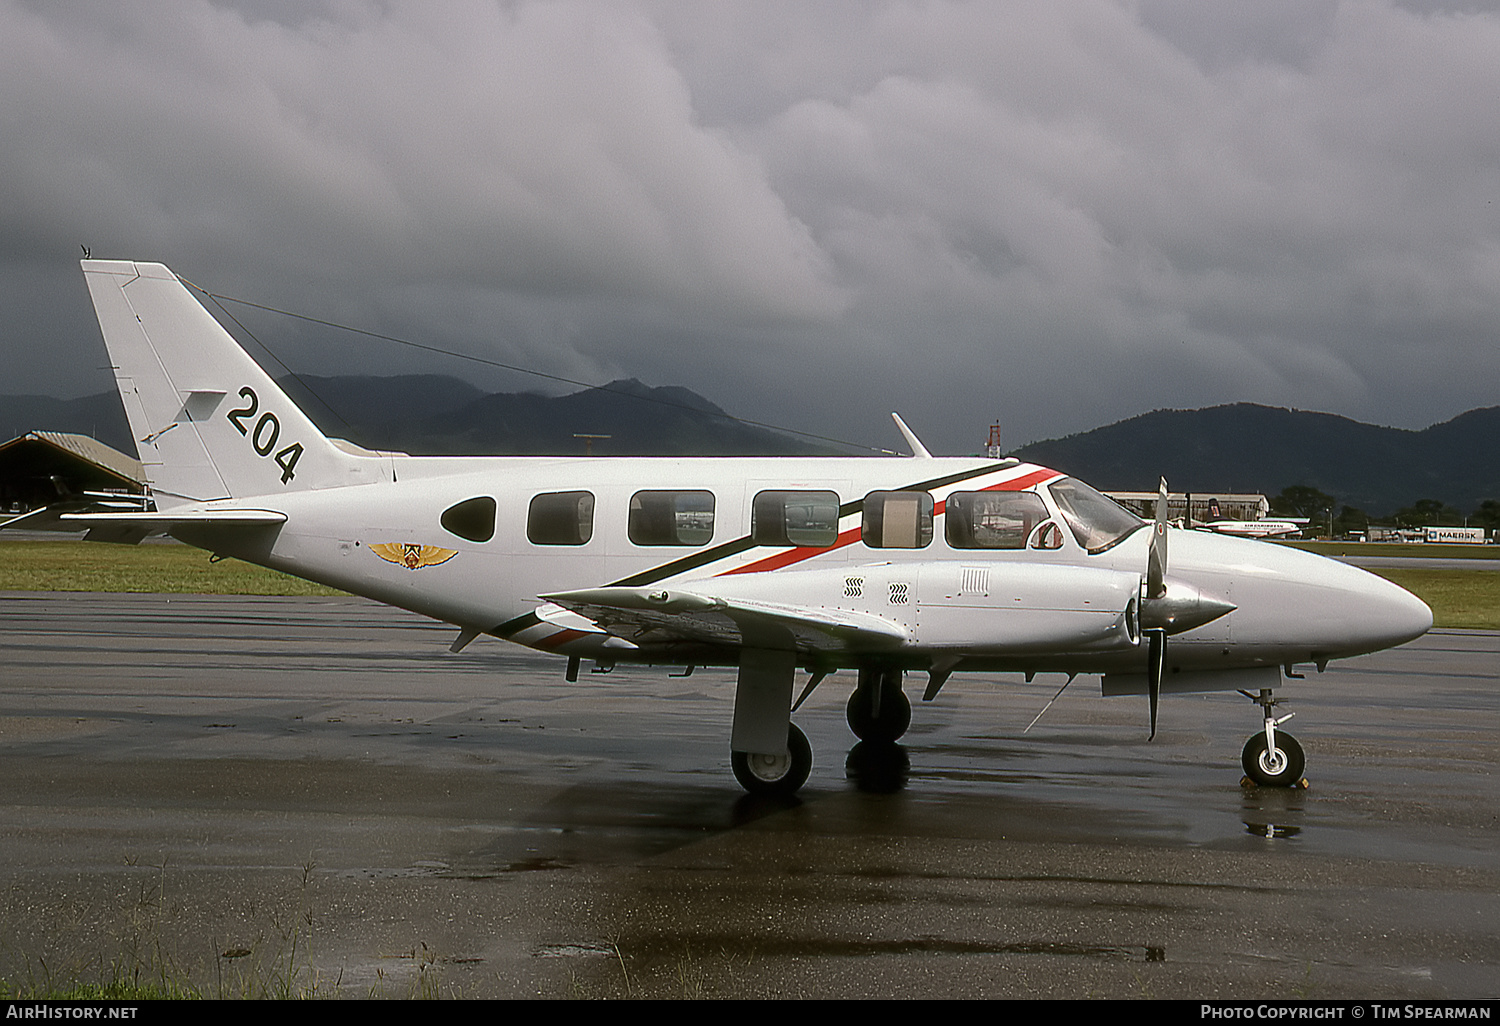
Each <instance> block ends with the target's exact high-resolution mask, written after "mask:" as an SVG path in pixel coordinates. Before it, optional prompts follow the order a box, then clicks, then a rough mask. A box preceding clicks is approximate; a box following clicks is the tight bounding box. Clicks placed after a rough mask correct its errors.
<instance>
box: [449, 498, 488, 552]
mask: <svg viewBox="0 0 1500 1026" xmlns="http://www.w3.org/2000/svg"><path fill="white" fill-rule="evenodd" d="M438 523H440V524H442V525H443V530H445V531H447V532H449V533H450V534H455V535H457V536H458V537H460V538H463V539H465V540H467V541H471V542H487V541H489V540H490V539H491V538H493V537H495V500H494V499H492V498H490V497H489V496H488V495H480V496H477V497H475V498H473V499H465V500H464V501H463V502H460V503H457V504H455V505H452V506H449V507H448V508H447V509H445V510H443V515H442V516H441V517H439V518H438Z"/></svg>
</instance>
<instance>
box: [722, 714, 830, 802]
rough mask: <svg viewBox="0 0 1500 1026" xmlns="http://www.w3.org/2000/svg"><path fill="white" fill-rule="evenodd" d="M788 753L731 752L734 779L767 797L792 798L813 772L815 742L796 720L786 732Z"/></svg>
mask: <svg viewBox="0 0 1500 1026" xmlns="http://www.w3.org/2000/svg"><path fill="white" fill-rule="evenodd" d="M786 747H787V754H786V755H762V754H760V753H758V752H731V753H730V757H729V764H730V765H731V766H733V767H734V779H736V780H738V781H739V782H740V786H741V787H743V788H744V789H745V790H746V791H749V792H750V793H751V794H753V795H758V796H761V797H766V798H790V797H791V796H792V795H794V794H796V793H797V791H798V790H799V789H800V788H801V787H802V785H803V784H805V783H807V775H808V774H809V773H811V772H812V745H810V744H808V743H807V735H806V734H804V733H802V728H800V727H798V726H797V725H796V724H795V723H792V724H789V725H788V729H787V733H786Z"/></svg>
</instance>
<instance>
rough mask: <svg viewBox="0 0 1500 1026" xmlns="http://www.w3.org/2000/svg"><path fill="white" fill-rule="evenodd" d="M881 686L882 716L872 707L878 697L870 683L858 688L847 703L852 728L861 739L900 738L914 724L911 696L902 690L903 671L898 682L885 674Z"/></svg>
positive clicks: (894, 739) (882, 740)
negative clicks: (874, 711)
mask: <svg viewBox="0 0 1500 1026" xmlns="http://www.w3.org/2000/svg"><path fill="white" fill-rule="evenodd" d="M878 686H879V687H880V688H881V692H880V715H879V716H876V715H875V714H874V713H873V712H872V711H871V709H870V706H871V705H872V704H873V703H872V702H871V698H873V697H874V696H873V695H872V694H871V693H870V690H869V688H870V685H866V686H864V687H858V688H855V689H854V694H852V695H850V696H849V704H848V705H847V706H845V707H844V716H845V718H846V719H847V720H848V721H849V729H850V730H852V731H853V732H854V736H855V737H857V738H859V739H860V740H861V741H876V742H892V741H899V740H901V737H902V736H903V735H904V734H905V733H906V730H907V728H908V727H910V726H911V700H910V699H908V698H907V697H906V692H904V691H902V690H901V678H900V676H899V675H897V676H896V678H895V682H894V683H890V682H888V679H885V678H882V679H881V680H880V683H879V685H878Z"/></svg>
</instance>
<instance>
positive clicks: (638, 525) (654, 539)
mask: <svg viewBox="0 0 1500 1026" xmlns="http://www.w3.org/2000/svg"><path fill="white" fill-rule="evenodd" d="M628 533H629V535H630V540H631V541H632V542H633V543H635V544H636V545H707V544H708V542H709V540H710V539H712V538H713V536H714V496H713V493H712V492H697V491H694V492H670V491H661V492H636V493H635V494H634V495H632V496H631V497H630V521H629V532H628Z"/></svg>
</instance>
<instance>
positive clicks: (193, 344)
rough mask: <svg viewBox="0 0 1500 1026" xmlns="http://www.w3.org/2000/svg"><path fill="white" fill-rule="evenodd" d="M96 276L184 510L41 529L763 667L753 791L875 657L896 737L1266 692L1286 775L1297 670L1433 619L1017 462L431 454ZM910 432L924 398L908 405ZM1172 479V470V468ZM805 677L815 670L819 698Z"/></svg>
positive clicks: (158, 467) (101, 306) (758, 675)
mask: <svg viewBox="0 0 1500 1026" xmlns="http://www.w3.org/2000/svg"><path fill="white" fill-rule="evenodd" d="M83 270H84V274H85V277H86V279H87V281H88V286H89V291H90V294H91V296H92V298H93V301H94V306H95V309H96V311H97V313H98V317H99V324H100V328H101V329H102V332H103V335H104V341H105V344H106V346H107V347H108V349H109V353H110V357H111V362H112V364H113V365H114V368H115V375H116V378H117V381H118V384H119V389H120V395H121V398H122V400H123V402H124V405H125V411H126V414H127V417H128V419H129V421H130V427H131V430H132V433H133V434H134V436H135V438H136V439H137V448H138V450H139V452H140V456H141V461H142V462H143V463H144V464H145V470H146V475H147V478H148V480H149V483H150V485H151V491H152V494H153V495H154V498H155V506H156V508H155V509H154V510H146V511H142V510H119V509H115V510H109V509H101V507H99V506H92V507H90V506H85V505H83V504H82V503H81V502H79V503H73V504H69V505H62V506H54V507H50V508H49V509H47V510H43V511H39V512H38V513H33V514H30V515H28V516H26V517H23V518H21V520H20V521H17V522H16V526H28V527H32V528H38V527H42V528H45V527H48V526H51V527H53V528H55V529H59V530H78V529H81V528H87V529H88V531H89V534H88V537H89V538H91V539H93V540H99V541H117V542H137V541H139V540H141V538H143V537H145V536H146V535H147V534H149V533H152V532H163V531H164V532H166V533H168V534H170V535H172V536H174V537H176V538H179V539H181V540H182V541H184V542H187V543H189V544H192V545H197V546H200V547H202V548H204V549H207V550H209V551H210V552H213V553H216V554H219V555H222V556H234V557H236V558H239V559H243V560H246V561H249V562H251V563H258V564H260V565H263V566H267V567H271V568H273V569H276V570H280V571H284V572H286V573H290V574H294V575H296V576H298V577H303V578H307V579H309V580H313V581H317V582H320V583H323V584H327V585H331V586H333V587H335V588H342V589H344V590H346V591H350V592H353V593H355V594H359V595H365V596H368V597H370V598H373V599H376V600H379V601H381V602H387V603H390V604H392V605H396V606H400V607H402V608H405V609H409V610H413V611H415V612H418V613H422V614H425V615H427V616H431V617H434V618H436V619H438V620H442V621H446V622H448V623H451V624H454V625H455V626H456V627H457V628H458V637H457V640H456V641H455V642H454V644H453V649H454V650H455V651H457V650H459V649H461V648H463V647H464V646H465V645H467V644H468V643H469V642H470V641H472V640H473V639H474V638H476V637H478V636H479V635H481V634H488V635H492V636H494V637H497V638H504V639H506V640H508V641H513V642H517V643H519V644H522V645H528V646H530V647H532V648H536V649H541V650H544V651H548V652H555V653H558V654H559V655H560V656H563V657H566V659H567V663H566V665H567V670H566V677H567V679H568V680H575V679H576V677H577V673H578V669H579V666H580V664H581V662H582V661H584V660H589V661H592V662H594V663H597V664H599V666H600V667H601V668H608V667H612V666H613V665H614V664H616V663H622V662H633V663H649V664H661V665H674V666H704V665H722V666H735V667H738V682H737V685H736V692H735V703H734V718H733V726H732V730H731V740H730V748H731V751H732V764H733V767H734V772H735V776H736V777H737V778H738V779H739V781H740V783H741V784H742V785H743V786H744V787H745V788H746V789H748V790H750V791H751V792H755V793H761V794H782V795H784V794H791V793H793V792H795V791H796V790H797V789H798V788H800V787H801V786H802V784H803V783H804V781H805V780H806V779H807V776H808V772H809V770H810V768H811V765H812V753H811V750H810V748H809V746H808V743H807V739H806V737H805V736H804V735H803V733H802V731H801V730H799V729H798V728H797V727H796V725H795V724H792V723H791V721H790V716H791V713H792V712H793V711H794V710H795V707H796V706H800V704H801V702H802V701H803V700H804V699H805V698H806V697H807V695H808V694H809V693H810V692H811V691H812V689H813V688H814V687H816V686H817V684H818V683H819V682H820V681H822V680H823V679H824V678H825V677H826V676H827V675H828V674H829V673H832V672H833V671H835V670H839V669H853V670H857V671H858V686H857V688H856V689H855V691H854V693H853V695H852V697H851V698H850V699H849V702H848V721H849V725H850V727H851V728H852V729H853V730H854V733H855V734H856V735H858V736H859V737H860V738H862V739H866V740H871V741H894V740H895V739H897V738H899V737H901V735H902V734H903V733H904V732H905V730H906V728H907V726H908V725H909V723H910V720H911V705H910V703H909V701H908V699H907V696H906V694H905V693H904V691H903V690H902V684H903V680H904V679H905V676H906V675H907V674H913V675H915V674H921V675H925V678H926V680H925V688H924V691H923V695H922V698H923V700H924V701H929V700H932V699H934V698H936V697H937V696H938V694H939V692H940V691H941V689H942V687H943V685H944V683H945V682H946V681H947V680H948V678H949V676H950V675H951V674H953V673H956V672H960V671H964V672H980V673H999V672H1021V673H1025V674H1028V675H1030V674H1035V673H1042V672H1059V673H1067V674H1080V673H1089V674H1093V673H1097V674H1102V675H1103V690H1104V693H1105V694H1106V695H1119V694H1145V695H1148V696H1149V707H1150V718H1151V728H1152V732H1153V733H1154V731H1155V721H1156V709H1157V697H1158V695H1159V694H1160V693H1161V692H1174V691H1202V690H1220V689H1233V690H1239V691H1242V692H1244V693H1245V694H1246V695H1247V696H1249V697H1251V698H1252V699H1253V700H1254V701H1255V702H1257V703H1258V704H1260V706H1261V707H1262V708H1263V710H1264V727H1263V729H1260V730H1257V731H1256V733H1255V734H1254V735H1252V736H1251V738H1250V740H1249V742H1248V743H1247V744H1246V745H1245V749H1244V753H1243V762H1244V767H1245V771H1246V772H1247V773H1248V774H1249V775H1250V776H1251V777H1253V778H1254V779H1256V780H1257V781H1259V782H1261V783H1263V784H1293V783H1296V782H1297V781H1298V780H1300V778H1301V776H1302V771H1303V756H1302V752H1301V749H1300V747H1299V746H1298V745H1297V743H1296V741H1295V740H1293V739H1292V738H1291V736H1290V735H1288V734H1287V733H1285V732H1284V731H1278V729H1277V725H1278V723H1279V722H1280V719H1279V718H1278V717H1276V716H1275V715H1274V706H1275V699H1274V697H1273V695H1274V689H1275V688H1277V687H1278V686H1279V685H1280V684H1281V682H1282V674H1283V670H1285V672H1286V673H1288V674H1293V667H1294V666H1296V665H1297V664H1303V663H1311V664H1313V665H1315V666H1317V668H1318V669H1319V670H1321V669H1322V668H1323V667H1324V666H1325V665H1326V664H1327V662H1328V661H1329V660H1330V659H1339V658H1344V657H1347V656H1354V655H1359V654H1361V653H1366V652H1373V651H1376V650H1378V649H1383V648H1387V647H1390V646H1392V645H1399V644H1401V643H1402V642H1405V641H1410V640H1411V639H1413V638H1416V637H1418V636H1420V635H1421V634H1422V633H1423V632H1425V631H1426V630H1427V629H1428V628H1429V627H1430V626H1431V624H1432V614H1431V612H1430V610H1428V608H1427V607H1426V606H1425V605H1423V603H1422V602H1420V601H1419V600H1418V599H1416V598H1415V597H1413V596H1412V595H1410V594H1408V593H1407V592H1405V591H1403V590H1402V589H1400V588H1398V587H1396V586H1395V585H1392V584H1390V583H1388V582H1386V581H1384V580H1382V579H1381V578H1379V577H1376V576H1374V575H1372V574H1368V573H1365V572H1364V571H1362V570H1358V569H1355V568H1353V567H1349V566H1345V565H1343V564H1341V563H1337V562H1334V561H1332V560H1328V559H1324V558H1321V557H1318V556H1314V555H1310V554H1308V553H1304V552H1298V551H1294V550H1291V549H1286V548H1280V547H1276V546H1271V545H1267V544H1264V543H1262V542H1256V541H1249V540H1245V539H1241V538H1233V537H1224V536H1219V535H1214V534H1208V533H1204V532H1197V531H1183V530H1178V529H1175V528H1169V527H1168V526H1167V524H1166V523H1165V521H1164V515H1165V509H1166V503H1165V502H1158V504H1157V510H1158V514H1157V520H1156V522H1155V523H1154V524H1153V523H1150V522H1146V521H1142V520H1140V519H1139V518H1137V517H1136V516H1134V515H1133V514H1131V513H1129V512H1127V511H1126V510H1125V509H1123V508H1122V507H1120V506H1118V505H1116V504H1115V503H1114V502H1113V501H1111V500H1109V499H1107V498H1105V497H1104V496H1103V495H1101V494H1100V493H1098V492H1096V491H1095V490H1094V489H1092V488H1090V487H1089V486H1087V485H1086V484H1084V483H1083V482H1081V481H1078V480H1075V479H1073V478H1070V477H1066V476H1064V475H1062V474H1060V473H1058V472H1056V471H1053V470H1049V469H1047V468H1045V467H1039V466H1035V465H1032V464H1026V463H1020V462H1017V461H1016V460H1013V459H1007V460H994V459H982V458H978V457H973V458H969V457H965V458H935V457H932V456H931V455H929V454H928V453H927V451H926V449H925V448H923V447H922V445H921V443H920V442H919V441H917V440H916V438H915V436H913V435H912V434H911V433H910V431H908V430H907V429H906V428H905V425H904V424H901V425H900V427H901V428H902V431H903V433H904V434H905V435H906V437H907V439H908V441H909V442H910V443H911V445H912V448H913V451H914V453H915V456H914V457H891V458H759V459H748V458H747V459H740V458H705V459H676V458H674V459H622V458H616V459H608V458H604V459H591V458H561V457H485V458H468V457H465V458H458V457H416V456H407V455H404V454H399V453H385V452H372V451H369V450H365V449H361V448H359V447H357V446H354V445H351V444H349V443H347V442H343V441H340V440H333V439H329V438H326V437H325V436H324V435H323V434H322V433H321V432H319V431H318V429H317V428H316V427H314V426H313V424H312V422H311V421H310V420H308V418H307V417H306V416H305V415H304V414H303V413H302V411H301V410H299V409H298V408H297V407H296V406H295V405H294V404H293V403H292V402H291V400H290V399H289V398H288V397H287V396H286V395H285V394H284V393H283V392H282V391H281V389H280V388H279V387H278V386H277V385H276V384H275V383H274V382H273V381H272V380H271V378H270V377H269V376H268V375H267V374H266V373H265V372H264V371H263V370H262V369H261V368H260V367H259V366H258V365H257V364H256V363H255V362H254V361H252V360H251V359H250V357H249V356H248V355H247V354H246V353H245V352H244V351H243V350H242V349H241V348H240V347H239V346H238V345H237V344H236V343H235V342H234V340H233V339H232V338H231V337H230V336H229V335H228V334H227V333H226V332H225V331H224V330H223V329H222V328H221V327H220V326H219V324H218V323H217V322H216V321H215V320H214V319H213V318H212V317H211V316H210V315H209V313H208V312H207V311H206V310H205V309H204V308H203V307H202V306H201V305H200V304H199V303H198V302H197V301H196V300H195V299H193V297H192V296H191V294H190V293H189V292H188V291H187V289H186V288H185V287H184V286H183V285H182V284H181V283H180V282H179V281H178V279H177V277H176V276H175V275H174V274H173V273H172V272H171V271H170V270H168V269H167V268H166V267H163V266H162V265H160V264H136V263H130V262H115V261H102V260H85V261H84V262H83ZM898 424H899V419H898ZM1162 490H1163V492H1164V491H1165V483H1163V486H1162ZM799 669H805V670H806V671H807V673H808V674H809V675H810V676H809V679H808V682H807V684H806V686H805V687H804V688H803V689H802V692H801V695H800V696H799V697H798V698H797V699H796V702H795V705H794V701H793V692H794V683H795V677H796V675H797V673H798V671H799Z"/></svg>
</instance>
